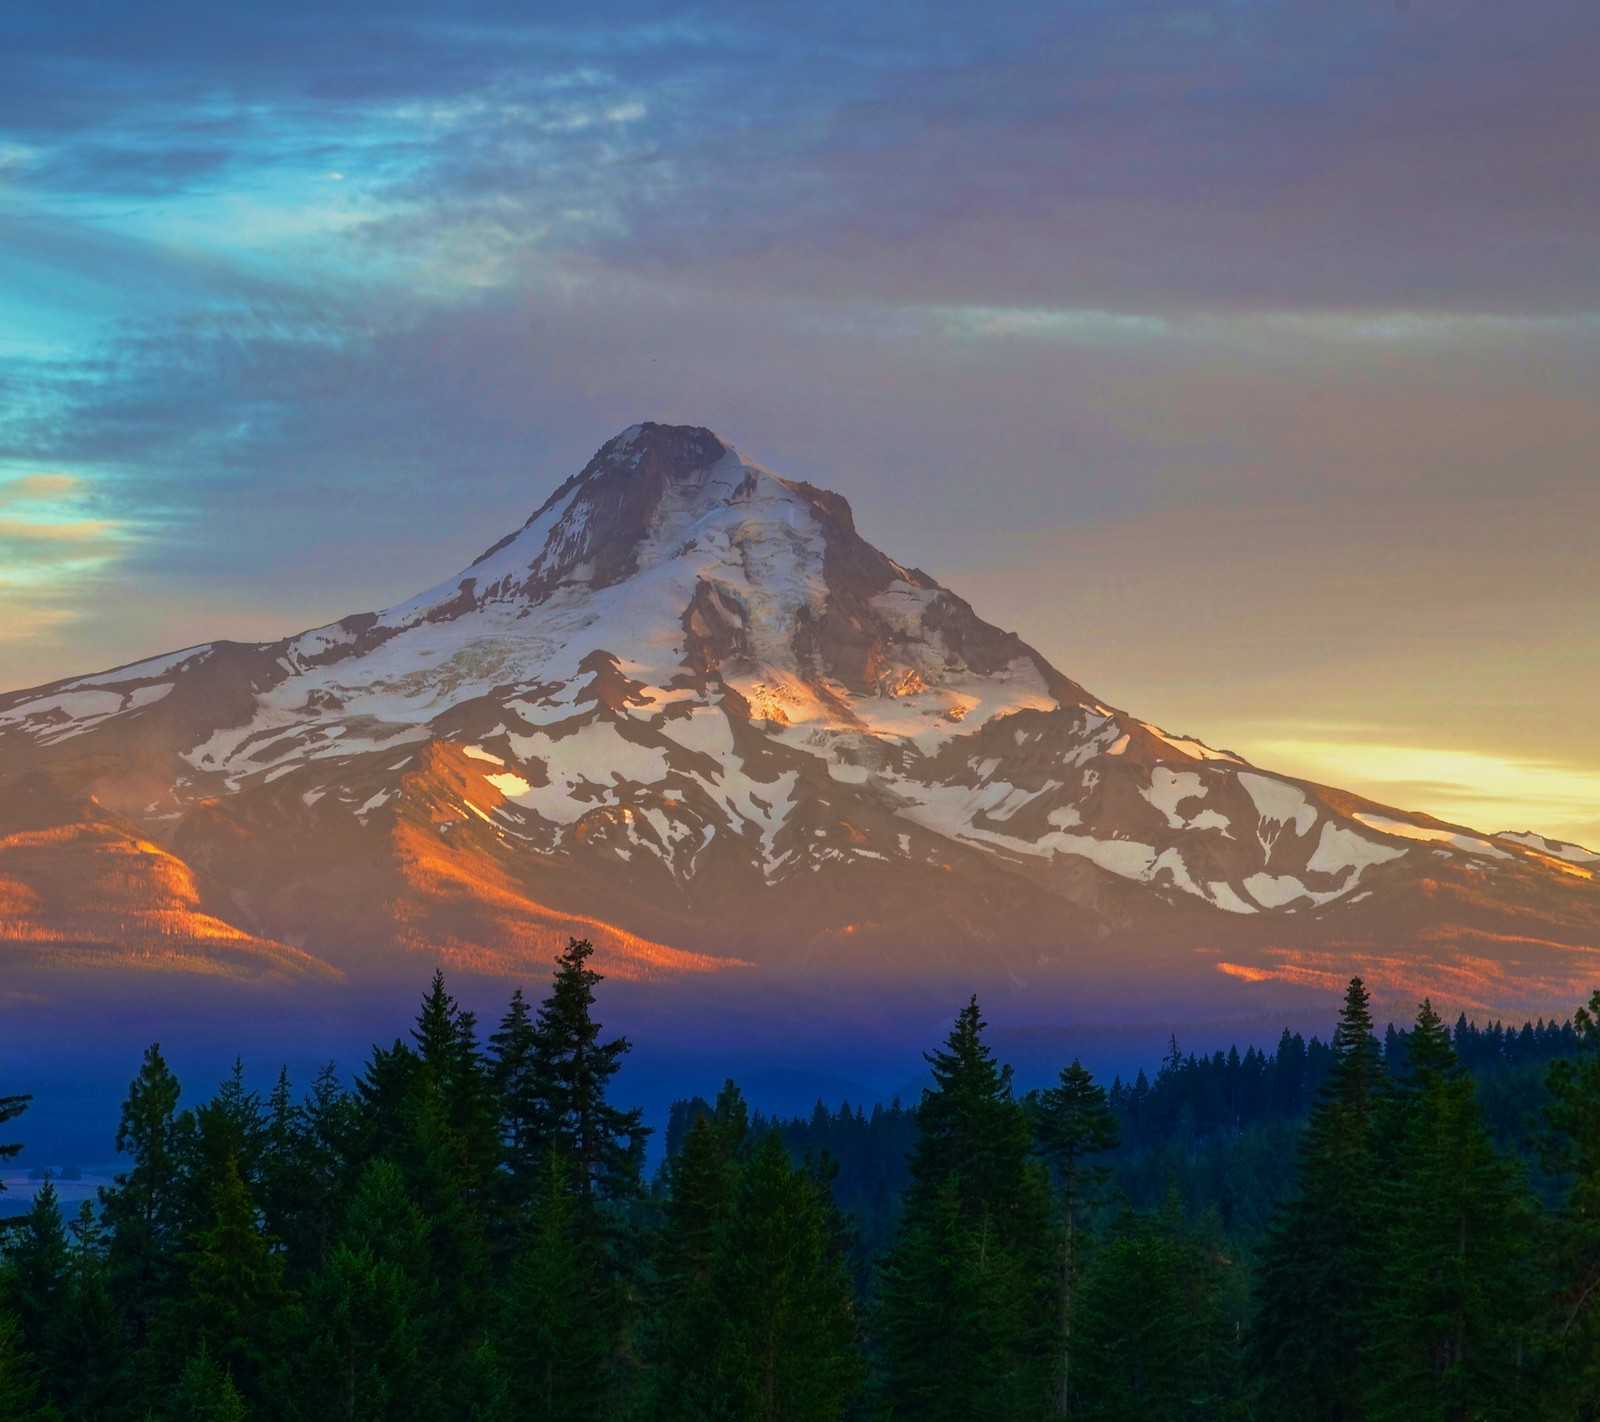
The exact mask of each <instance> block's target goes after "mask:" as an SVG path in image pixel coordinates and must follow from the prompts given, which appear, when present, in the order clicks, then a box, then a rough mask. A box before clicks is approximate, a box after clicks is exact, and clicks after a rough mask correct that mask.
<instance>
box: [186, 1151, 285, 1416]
mask: <svg viewBox="0 0 1600 1422" xmlns="http://www.w3.org/2000/svg"><path fill="white" fill-rule="evenodd" d="M210 1185H211V1188H210V1192H209V1193H210V1208H209V1210H208V1216H209V1217H208V1218H207V1220H206V1221H205V1223H204V1224H203V1225H202V1226H201V1227H200V1228H199V1229H197V1230H196V1231H195V1232H194V1234H193V1235H192V1236H191V1238H190V1239H189V1241H188V1243H187V1245H186V1246H185V1248H184V1250H183V1251H182V1256H181V1257H182V1262H183V1264H184V1266H185V1273H186V1276H187V1277H186V1280H185V1286H184V1288H183V1291H182V1292H181V1293H180V1294H179V1295H178V1297H177V1298H176V1299H175V1300H174V1301H173V1304H172V1306H171V1309H170V1312H169V1314H168V1316H167V1317H166V1318H165V1319H163V1321H162V1328H161V1331H162V1332H163V1333H164V1334H166V1335H167V1336H168V1337H169V1338H170V1339H171V1340H173V1342H176V1343H180V1344H181V1346H182V1348H183V1349H184V1350H186V1351H188V1350H193V1348H194V1347H195V1345H196V1344H199V1345H201V1346H202V1347H203V1348H204V1349H205V1350H206V1352H205V1356H206V1357H207V1359H208V1360H209V1362H211V1363H213V1364H215V1365H216V1366H217V1367H219V1368H221V1369H222V1370H223V1371H224V1372H225V1373H226V1374H227V1375H228V1376H229V1378H230V1379H231V1380H232V1383H233V1384H234V1386H235V1387H236V1388H238V1389H239V1390H240V1391H241V1392H242V1394H243V1395H244V1396H245V1397H247V1398H252V1399H255V1398H259V1397H260V1396H261V1394H262V1390H263V1384H262V1375H263V1373H264V1371H265V1370H266V1369H267V1367H268V1365H269V1363H270V1362H271V1361H272V1360H273V1357H274V1350H273V1344H274V1343H275V1342H276V1341H277V1340H278V1338H279V1337H280V1336H282V1334H283V1333H284V1331H285V1326H286V1322H287V1320H286V1318H285V1312H286V1310H287V1308H288V1306H289V1298H288V1296H287V1295H286V1293H285V1291H284V1288H283V1260H282V1258H281V1256H279V1255H278V1254H277V1253H275V1252H274V1251H273V1249H272V1247H271V1244H270V1242H269V1241H268V1239H267V1238H266V1236H265V1235H264V1234H263V1233H262V1231H261V1223H260V1211H259V1210H258V1209H257V1207H256V1204H255V1201H254V1200H253V1199H252V1198H251V1196H250V1192H249V1187H248V1186H247V1185H246V1184H245V1182H244V1180H243V1179H242V1178H241V1177H240V1173H239V1165H238V1161H237V1159H236V1158H235V1157H233V1156H228V1157H227V1158H226V1159H225V1160H224V1161H223V1164H222V1166H221V1168H220V1170H219V1171H218V1173H217V1175H216V1176H215V1177H214V1178H213V1179H212V1181H211V1182H210Z"/></svg>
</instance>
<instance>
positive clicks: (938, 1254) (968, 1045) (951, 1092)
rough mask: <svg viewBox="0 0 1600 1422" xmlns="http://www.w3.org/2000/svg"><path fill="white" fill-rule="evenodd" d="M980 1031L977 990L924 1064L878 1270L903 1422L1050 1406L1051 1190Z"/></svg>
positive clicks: (891, 1396) (886, 1360) (896, 1406)
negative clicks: (926, 1072) (901, 1202)
mask: <svg viewBox="0 0 1600 1422" xmlns="http://www.w3.org/2000/svg"><path fill="white" fill-rule="evenodd" d="M983 1028H984V1021H983V1017H982V1014H981V1012H980V1011H979V1008H978V1000H977V998H973V999H972V1001H971V1002H970V1003H969V1004H968V1005H967V1006H966V1007H965V1008H963V1009H962V1010H961V1013H960V1014H959V1016H958V1017H957V1018H956V1023H955V1026H954V1028H953V1029H952V1030H951V1033H950V1036H949V1038H948V1040H947V1041H946V1043H945V1046H944V1048H943V1049H942V1050H940V1051H937V1052H934V1053H932V1054H930V1055H929V1056H928V1058H927V1060H928V1063H929V1066H930V1068H931V1069H932V1073H933V1079H934V1084H933V1086H932V1087H930V1088H928V1089H927V1090H925V1091H924V1092H923V1095H922V1100H921V1102H920V1103H919V1105H918V1107H917V1128H918V1135H917V1142H916V1146H915V1148H914V1149H913V1151H912V1155H911V1161H910V1172H911V1185H910V1188H909V1189H908V1191H907V1192H906V1197H905V1214H904V1218H903V1222H902V1225H901V1229H900V1233H899V1235H898V1236H897V1238H896V1240H895V1243H894V1246H893V1248H892V1249H891V1250H890V1252H889V1255H888V1257H887V1258H886V1259H885V1260H884V1262H883V1265H882V1267H881V1270H880V1275H879V1283H878V1299H879V1306H878V1311H877V1318H876V1322H875V1326H874V1330H873V1331H874V1335H875V1338H876V1340H877V1344H878V1358H879V1374H880V1376H879V1379H878V1385H879V1393H880V1396H881V1398H882V1400H883V1403H884V1405H885V1406H886V1407H887V1408H889V1409H892V1414H893V1416H895V1417H896V1418H903V1419H907V1422H911V1419H916V1422H924V1419H926V1422H944V1419H949V1422H956V1419H958V1418H965V1417H970V1416H976V1415H986V1416H993V1417H1007V1418H1028V1417H1034V1416H1038V1415H1041V1414H1043V1413H1045V1412H1047V1411H1048V1408H1049V1403H1050V1391H1051V1388H1050V1381H1051V1377H1052V1374H1053V1373H1054V1370H1055V1369H1054V1363H1055V1358H1056V1355H1057V1347H1056V1328H1055V1326H1054V1320H1055V1316H1056V1307H1055V1304H1056V1301H1057V1300H1056V1296H1055V1293H1056V1291H1055V1288H1054V1282H1055V1281H1054V1273H1055V1271H1054V1268H1053V1262H1054V1254H1055V1251H1054V1249H1053V1247H1052V1232H1051V1229H1050V1210H1049V1186H1048V1182H1047V1180H1046V1177H1045V1172H1044V1169H1043V1166H1042V1165H1041V1164H1040V1163H1039V1162H1038V1161H1037V1160H1035V1159H1033V1157H1032V1141H1031V1138H1030V1134H1029V1130H1028V1120H1027V1115H1026V1113H1025V1112H1024V1110H1023V1108H1022V1106H1021V1104H1020V1103H1019V1102H1017V1101H1016V1100H1015V1099H1014V1098H1013V1096H1012V1091H1011V1070H1010V1068H1009V1067H1005V1068H1002V1067H1001V1066H999V1065H998V1064H997V1063H996V1061H995V1059H994V1054H993V1052H992V1051H991V1050H990V1049H989V1046H988V1044H987V1043H985V1041H984V1040H983ZM974 1408H976V1409H977V1411H976V1412H975V1411H973V1410H972V1409H974Z"/></svg>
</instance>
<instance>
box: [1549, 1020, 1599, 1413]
mask: <svg viewBox="0 0 1600 1422" xmlns="http://www.w3.org/2000/svg"><path fill="white" fill-rule="evenodd" d="M1572 1030H1573V1035H1574V1044H1575V1047H1576V1051H1575V1053H1574V1055H1573V1056H1572V1058H1571V1059H1570V1060H1564V1061H1556V1062H1554V1063H1552V1064H1551V1067H1550V1072H1549V1077H1548V1089H1549V1102H1548V1105H1547V1106H1546V1108H1545V1116H1546V1121H1547V1125H1548V1135H1547V1137H1546V1140H1545V1155H1546V1163H1547V1164H1548V1166H1549V1168H1550V1169H1551V1170H1552V1171H1553V1172H1555V1174H1556V1176H1557V1178H1558V1179H1559V1180H1560V1181H1561V1183H1562V1184H1563V1185H1564V1186H1565V1198H1564V1200H1563V1201H1562V1206H1561V1211H1560V1214H1559V1215H1558V1217H1557V1219H1556V1221H1555V1226H1554V1230H1553V1245H1554V1248H1553V1251H1552V1252H1553V1254H1554V1261H1553V1262H1554V1266H1555V1269H1554V1272H1555V1275H1556V1280H1557V1283H1556V1290H1555V1294H1556V1297H1555V1300H1554V1308H1553V1316H1552V1318H1551V1323H1550V1334H1551V1339H1552V1346H1553V1349H1554V1352H1555V1355H1556V1359H1557V1363H1558V1368H1557V1377H1556V1385H1555V1387H1554V1388H1553V1389H1552V1391H1554V1392H1556V1393H1557V1394H1558V1395H1559V1398H1560V1401H1561V1403H1562V1404H1563V1405H1564V1407H1565V1408H1566V1409H1567V1410H1566V1415H1567V1416H1569V1417H1574V1418H1582V1419H1585V1422H1589V1419H1593V1418H1597V1417H1600V991H1596V992H1595V993H1593V994H1592V995H1591V996H1590V998H1589V1001H1588V1004H1587V1005H1586V1006H1584V1007H1580V1008H1579V1009H1578V1010H1577V1011H1576V1012H1575V1013H1573V1016H1572Z"/></svg>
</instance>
